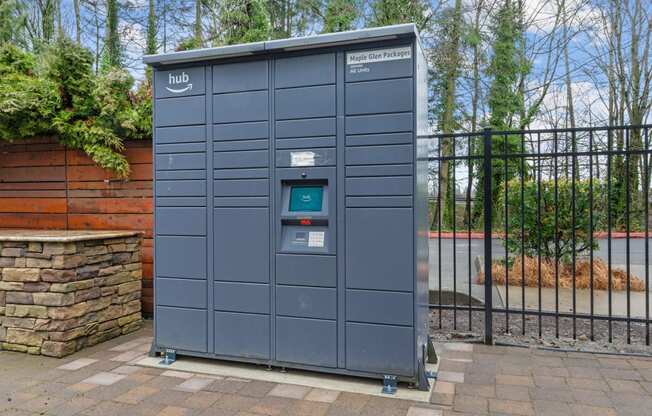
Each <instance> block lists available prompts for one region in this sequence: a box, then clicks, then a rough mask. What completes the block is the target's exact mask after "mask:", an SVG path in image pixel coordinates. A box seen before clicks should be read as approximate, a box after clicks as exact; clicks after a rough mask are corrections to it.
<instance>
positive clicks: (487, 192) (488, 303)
mask: <svg viewBox="0 0 652 416" xmlns="http://www.w3.org/2000/svg"><path fill="white" fill-rule="evenodd" d="M491 136H492V132H491V128H490V127H487V128H485V129H484V133H483V138H484V146H483V149H484V197H483V198H482V201H483V203H484V308H485V309H484V327H485V328H484V342H485V344H488V345H491V344H493V287H492V286H493V278H492V275H491V260H492V254H491V243H492V241H491V228H492V227H491V216H492V206H491V204H492V198H491V195H492V192H491V179H492V178H491V177H492V175H493V173H492V171H491V170H492V169H491V142H492V140H491V138H492V137H491Z"/></svg>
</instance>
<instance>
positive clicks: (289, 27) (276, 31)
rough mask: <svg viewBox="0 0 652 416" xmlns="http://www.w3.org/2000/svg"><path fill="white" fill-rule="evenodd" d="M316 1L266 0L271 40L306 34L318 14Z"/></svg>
mask: <svg viewBox="0 0 652 416" xmlns="http://www.w3.org/2000/svg"><path fill="white" fill-rule="evenodd" d="M315 3H316V0H267V1H266V4H267V12H268V13H269V21H270V24H271V37H272V39H284V38H291V37H295V36H302V35H305V34H306V31H307V28H308V27H309V25H310V24H311V23H313V22H314V20H315V18H316V17H317V15H318V14H319V7H318V6H315Z"/></svg>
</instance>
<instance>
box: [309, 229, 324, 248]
mask: <svg viewBox="0 0 652 416" xmlns="http://www.w3.org/2000/svg"><path fill="white" fill-rule="evenodd" d="M308 247H324V232H323V231H310V232H309V233H308Z"/></svg>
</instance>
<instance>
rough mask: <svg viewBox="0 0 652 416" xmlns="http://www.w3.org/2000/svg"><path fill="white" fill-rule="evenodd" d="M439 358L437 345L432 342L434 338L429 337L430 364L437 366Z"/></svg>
mask: <svg viewBox="0 0 652 416" xmlns="http://www.w3.org/2000/svg"><path fill="white" fill-rule="evenodd" d="M438 361H439V357H437V351H435V344H434V343H433V341H432V337H428V364H437V362H438Z"/></svg>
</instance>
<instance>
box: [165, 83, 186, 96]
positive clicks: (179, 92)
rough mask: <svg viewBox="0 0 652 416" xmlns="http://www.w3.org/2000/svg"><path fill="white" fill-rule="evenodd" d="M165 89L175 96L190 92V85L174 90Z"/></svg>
mask: <svg viewBox="0 0 652 416" xmlns="http://www.w3.org/2000/svg"><path fill="white" fill-rule="evenodd" d="M165 89H166V90H168V91H170V92H172V93H175V94H181V93H182V92H186V91H190V90H192V84H188V85H187V86H186V87H185V88H178V89H176V88H170V87H165Z"/></svg>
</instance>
